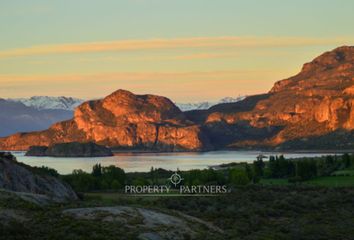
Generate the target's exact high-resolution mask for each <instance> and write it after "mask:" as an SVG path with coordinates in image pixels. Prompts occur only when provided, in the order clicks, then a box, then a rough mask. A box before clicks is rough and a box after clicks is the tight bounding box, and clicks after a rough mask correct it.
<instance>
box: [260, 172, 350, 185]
mask: <svg viewBox="0 0 354 240" xmlns="http://www.w3.org/2000/svg"><path fill="white" fill-rule="evenodd" d="M343 175H344V174H343ZM260 184H261V185H265V186H287V185H294V183H290V182H288V180H287V179H284V178H279V179H276V178H263V179H261V180H260ZM296 184H297V185H309V186H321V187H354V175H345V176H342V175H338V176H328V177H316V178H314V179H311V180H308V181H305V182H301V183H296Z"/></svg>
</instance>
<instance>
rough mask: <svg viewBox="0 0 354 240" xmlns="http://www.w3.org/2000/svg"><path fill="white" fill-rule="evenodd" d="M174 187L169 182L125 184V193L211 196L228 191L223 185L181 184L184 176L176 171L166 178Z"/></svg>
mask: <svg viewBox="0 0 354 240" xmlns="http://www.w3.org/2000/svg"><path fill="white" fill-rule="evenodd" d="M165 179H166V178H165ZM166 180H167V181H169V182H170V183H171V184H172V185H173V186H174V187H175V188H174V189H173V188H172V186H171V184H165V185H142V186H141V185H126V186H125V193H127V194H133V195H137V194H144V195H147V196H153V195H159V196H176V195H185V196H211V195H218V194H225V193H228V192H229V190H228V189H227V186H225V185H188V184H187V185H185V184H182V181H183V180H184V178H182V177H181V175H180V174H178V173H177V172H175V173H173V174H172V175H171V176H170V177H169V178H167V179H166Z"/></svg>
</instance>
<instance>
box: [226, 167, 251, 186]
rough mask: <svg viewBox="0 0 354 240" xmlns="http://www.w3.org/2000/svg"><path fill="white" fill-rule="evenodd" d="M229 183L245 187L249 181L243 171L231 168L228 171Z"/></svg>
mask: <svg viewBox="0 0 354 240" xmlns="http://www.w3.org/2000/svg"><path fill="white" fill-rule="evenodd" d="M229 178H230V183H232V184H234V185H247V184H248V183H249V182H250V179H249V178H248V176H247V173H246V171H245V170H242V169H238V168H233V169H230V170H229Z"/></svg>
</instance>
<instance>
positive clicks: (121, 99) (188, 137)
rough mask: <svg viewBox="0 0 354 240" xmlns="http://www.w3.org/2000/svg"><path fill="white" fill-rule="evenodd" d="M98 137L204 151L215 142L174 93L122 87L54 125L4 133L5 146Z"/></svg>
mask: <svg viewBox="0 0 354 240" xmlns="http://www.w3.org/2000/svg"><path fill="white" fill-rule="evenodd" d="M90 141H91V142H95V143H97V144H101V145H105V146H109V147H115V148H120V149H142V150H156V151H200V150H204V149H208V148H209V147H210V145H209V142H208V138H207V137H206V136H205V135H204V133H203V132H202V130H201V128H200V126H198V125H196V124H194V123H193V122H191V121H189V120H188V119H187V118H186V117H185V115H184V113H183V112H181V111H180V110H179V109H178V108H177V107H176V106H175V105H174V104H173V103H172V102H171V101H170V100H169V99H167V98H165V97H160V96H155V95H135V94H133V93H131V92H128V91H124V90H118V91H116V92H114V93H112V94H111V95H109V96H107V97H106V98H104V99H102V100H96V101H89V102H85V103H83V104H81V105H80V106H79V107H77V108H76V110H75V113H74V118H73V119H71V120H69V121H64V122H59V123H57V124H54V125H52V126H51V127H50V128H49V129H48V130H45V131H39V132H31V133H19V134H15V135H12V136H9V137H7V138H0V149H6V150H27V149H28V148H29V147H30V146H34V145H36V146H51V145H53V144H56V143H65V142H90Z"/></svg>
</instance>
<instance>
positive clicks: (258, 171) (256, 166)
mask: <svg viewBox="0 0 354 240" xmlns="http://www.w3.org/2000/svg"><path fill="white" fill-rule="evenodd" d="M264 166H265V163H264V162H263V159H258V160H256V161H253V171H254V175H255V176H256V177H258V178H259V177H262V176H263V175H264V171H263V170H264Z"/></svg>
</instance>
